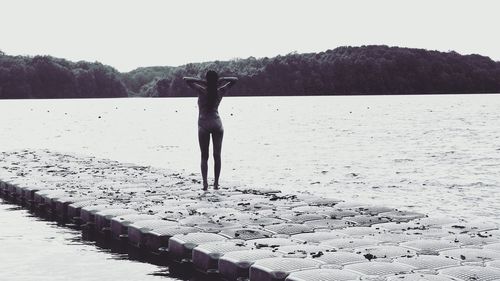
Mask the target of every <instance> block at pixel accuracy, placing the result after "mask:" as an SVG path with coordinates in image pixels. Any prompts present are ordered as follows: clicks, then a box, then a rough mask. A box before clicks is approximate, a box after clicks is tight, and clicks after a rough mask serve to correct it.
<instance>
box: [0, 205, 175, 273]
mask: <svg viewBox="0 0 500 281" xmlns="http://www.w3.org/2000/svg"><path fill="white" fill-rule="evenodd" d="M80 237H81V232H80V231H77V230H73V229H70V228H67V227H60V226H57V225H56V223H54V222H49V221H43V220H40V219H38V218H36V217H33V216H32V215H31V214H30V213H29V212H28V211H26V210H24V209H21V208H18V207H16V206H15V205H10V204H7V203H5V202H4V201H2V200H1V199H0V280H2V281H45V280H47V281H59V280H61V281H62V280H65V281H66V280H74V281H80V280H81V281H94V280H95V281H101V280H120V281H137V280H145V281H150V280H151V281H152V280H157V281H158V280H162V281H169V280H178V279H174V278H171V277H166V275H168V270H167V268H166V267H160V266H155V265H152V264H148V263H142V262H137V261H132V260H129V259H128V257H127V255H120V254H116V253H112V252H110V251H107V250H104V249H101V248H98V247H96V246H95V245H94V243H93V242H88V241H83V240H82V239H81V238H80Z"/></svg>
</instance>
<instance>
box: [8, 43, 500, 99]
mask: <svg viewBox="0 0 500 281" xmlns="http://www.w3.org/2000/svg"><path fill="white" fill-rule="evenodd" d="M210 69H212V70H216V71H217V72H219V75H221V76H223V75H224V76H229V75H230V76H237V77H238V78H239V81H238V83H237V84H236V86H235V87H234V88H233V89H232V90H231V91H230V92H229V93H230V94H231V95H235V96H294V95H379V94H384V95H391V94H459V93H500V62H495V61H493V60H491V59H490V58H488V57H485V56H481V55H475V54H474V55H460V54H458V53H456V52H453V51H450V52H439V51H429V50H424V49H412V48H401V47H388V46H383V45H376V46H361V47H338V48H336V49H333V50H327V51H325V52H320V53H305V54H297V53H290V54H287V55H283V56H276V57H273V58H267V57H264V58H254V57H249V58H246V59H234V60H229V61H213V62H203V63H189V64H186V65H182V66H177V67H170V66H155V67H141V68H137V69H135V70H133V71H130V72H126V73H120V72H118V71H116V70H115V69H114V68H112V67H110V66H106V65H103V64H101V63H98V62H95V63H89V62H82V61H80V62H76V63H75V62H69V61H67V60H64V59H58V58H53V57H49V56H35V57H26V56H8V55H6V54H4V53H2V52H0V98H98V97H102V98H110V97H127V96H129V97H185V96H194V95H196V93H195V92H194V91H192V90H191V89H189V88H188V87H187V86H186V85H185V83H184V81H183V80H182V77H183V76H197V77H204V74H205V73H206V71H207V70H210Z"/></svg>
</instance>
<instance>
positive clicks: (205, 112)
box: [183, 70, 238, 190]
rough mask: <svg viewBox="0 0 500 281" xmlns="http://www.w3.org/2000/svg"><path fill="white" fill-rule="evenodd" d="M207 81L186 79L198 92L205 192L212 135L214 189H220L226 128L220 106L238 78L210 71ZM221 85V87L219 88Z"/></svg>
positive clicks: (199, 135)
mask: <svg viewBox="0 0 500 281" xmlns="http://www.w3.org/2000/svg"><path fill="white" fill-rule="evenodd" d="M205 78H206V80H203V79H198V78H193V77H184V78H183V79H184V81H186V82H187V84H188V85H189V87H191V88H192V89H194V90H196V91H197V92H198V110H199V114H198V141H199V143H200V150H201V175H202V177H203V190H207V189H208V181H207V170H208V148H209V145H210V134H212V143H213V146H214V148H213V151H214V177H215V178H214V189H219V175H220V168H221V157H220V153H221V149H222V137H223V135H224V128H223V127H222V121H221V119H220V116H219V111H218V108H219V104H220V101H221V100H222V96H223V95H224V94H225V92H226V91H227V90H228V89H229V88H231V87H232V86H233V85H234V84H235V83H236V81H237V80H238V78H236V77H221V78H219V76H218V75H217V72H215V71H213V70H210V71H208V72H207V74H206V77H205ZM219 85H220V86H219Z"/></svg>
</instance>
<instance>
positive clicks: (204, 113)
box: [198, 93, 222, 119]
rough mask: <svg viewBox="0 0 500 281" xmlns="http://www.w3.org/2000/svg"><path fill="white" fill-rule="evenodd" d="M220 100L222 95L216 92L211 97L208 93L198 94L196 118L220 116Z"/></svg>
mask: <svg viewBox="0 0 500 281" xmlns="http://www.w3.org/2000/svg"><path fill="white" fill-rule="evenodd" d="M221 100H222V96H221V95H219V94H218V93H216V94H215V96H214V97H212V99H210V97H209V96H208V94H198V112H199V114H198V118H199V119H210V118H220V117H219V104H220V102H221Z"/></svg>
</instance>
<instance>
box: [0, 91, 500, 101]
mask: <svg viewBox="0 0 500 281" xmlns="http://www.w3.org/2000/svg"><path fill="white" fill-rule="evenodd" d="M452 95H456V96H467V95H500V92H495V93H493V92H491V93H490V92H488V93H418V94H334V95H329V94H314V95H290V96H286V95H230V94H229V95H226V96H224V98H239V97H242V98H252V97H256V98H265V97H270V98H276V97H284V98H287V97H370V96H374V97H377V96H381V97H388V96H389V97H390V96H397V97H402V96H452ZM185 98H196V96H172V97H138V96H136V97H134V96H130V97H114V98H110V97H106V98H53V99H43V98H40V99H39V98H27V99H22V98H20V99H11V98H0V101H2V100H51V101H54V100H101V99H106V100H107V99H185Z"/></svg>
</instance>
